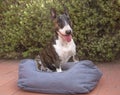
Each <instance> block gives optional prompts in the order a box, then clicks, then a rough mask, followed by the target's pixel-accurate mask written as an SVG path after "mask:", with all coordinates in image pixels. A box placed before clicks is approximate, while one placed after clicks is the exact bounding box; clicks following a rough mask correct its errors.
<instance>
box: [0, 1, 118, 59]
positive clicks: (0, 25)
mask: <svg viewBox="0 0 120 95" xmlns="http://www.w3.org/2000/svg"><path fill="white" fill-rule="evenodd" d="M60 2H62V3H64V4H65V6H67V7H68V9H69V13H70V16H71V19H72V22H73V30H74V39H75V42H76V45H77V52H78V55H79V57H80V59H90V60H95V61H111V60H114V59H115V58H116V57H117V56H118V55H119V53H120V44H119V43H120V17H119V16H120V12H119V10H120V3H119V0H118V2H117V0H106V1H105V0H76V1H74V0H3V1H1V5H0V12H1V13H2V14H1V15H0V20H1V22H0V40H2V41H1V42H0V56H1V57H7V58H8V57H13V58H15V57H20V56H21V57H32V56H35V55H36V54H37V53H38V52H39V51H40V50H41V49H42V48H43V47H44V46H45V44H46V41H47V40H49V38H50V37H51V36H52V34H53V33H52V23H51V19H50V12H49V10H50V8H51V7H55V8H56V9H57V11H58V13H60V12H61V11H62V10H63V7H62V6H61V3H60ZM6 5H7V6H6Z"/></svg>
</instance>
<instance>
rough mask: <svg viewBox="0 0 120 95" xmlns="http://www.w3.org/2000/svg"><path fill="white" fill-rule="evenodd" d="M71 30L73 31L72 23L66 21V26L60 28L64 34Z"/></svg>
mask: <svg viewBox="0 0 120 95" xmlns="http://www.w3.org/2000/svg"><path fill="white" fill-rule="evenodd" d="M67 30H70V31H71V32H72V28H71V27H70V25H69V24H68V23H67V22H66V21H65V26H64V27H63V28H62V29H59V32H60V33H61V34H63V35H66V31H67Z"/></svg>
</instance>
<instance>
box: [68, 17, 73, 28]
mask: <svg viewBox="0 0 120 95" xmlns="http://www.w3.org/2000/svg"><path fill="white" fill-rule="evenodd" d="M67 22H68V23H69V25H70V26H72V22H71V20H70V18H69V17H67Z"/></svg>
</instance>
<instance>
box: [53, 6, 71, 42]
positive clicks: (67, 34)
mask: <svg viewBox="0 0 120 95" xmlns="http://www.w3.org/2000/svg"><path fill="white" fill-rule="evenodd" d="M51 18H52V20H53V22H54V25H55V26H54V27H55V31H56V33H57V35H58V36H59V37H61V38H62V39H63V40H64V41H66V42H70V41H71V39H72V28H71V26H72V23H71V20H70V17H69V14H68V11H67V9H66V8H65V9H64V13H63V14H61V15H57V14H56V10H55V9H53V8H52V9H51Z"/></svg>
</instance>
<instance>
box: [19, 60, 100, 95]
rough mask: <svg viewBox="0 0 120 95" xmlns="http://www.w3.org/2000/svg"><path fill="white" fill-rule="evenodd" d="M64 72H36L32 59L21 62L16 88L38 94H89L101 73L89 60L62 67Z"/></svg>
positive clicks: (70, 63)
mask: <svg viewBox="0 0 120 95" xmlns="http://www.w3.org/2000/svg"><path fill="white" fill-rule="evenodd" d="M63 69H64V71H63V72H61V73H58V72H42V71H37V69H36V64H35V62H34V60H32V59H25V60H22V61H21V63H20V65H19V78H18V86H19V87H20V88H22V89H24V90H27V91H32V92H40V93H52V94H54V93H56V94H76V93H89V92H90V91H91V90H93V89H94V88H95V87H96V85H97V84H98V82H99V80H100V78H101V76H102V73H101V71H100V70H99V69H98V68H97V67H96V66H95V65H94V64H93V63H92V62H91V61H89V60H84V61H80V62H77V63H74V62H69V63H67V64H64V65H63Z"/></svg>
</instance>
